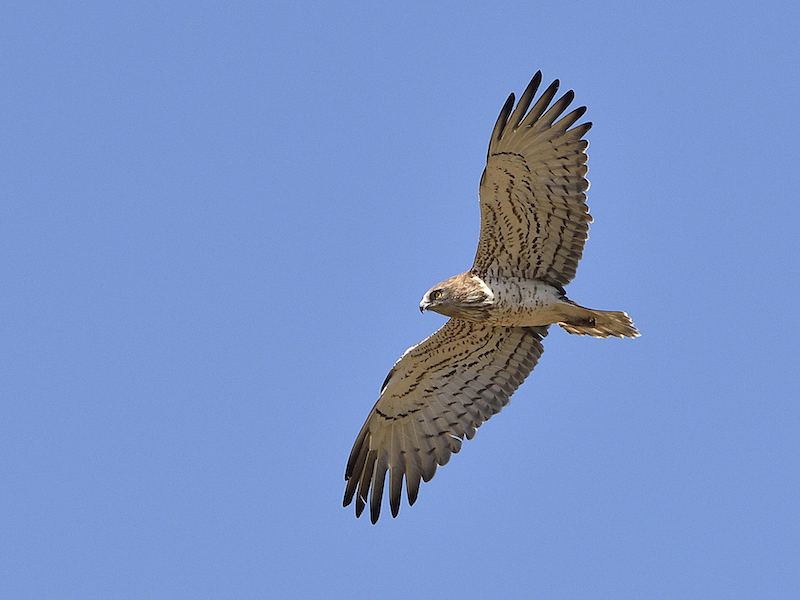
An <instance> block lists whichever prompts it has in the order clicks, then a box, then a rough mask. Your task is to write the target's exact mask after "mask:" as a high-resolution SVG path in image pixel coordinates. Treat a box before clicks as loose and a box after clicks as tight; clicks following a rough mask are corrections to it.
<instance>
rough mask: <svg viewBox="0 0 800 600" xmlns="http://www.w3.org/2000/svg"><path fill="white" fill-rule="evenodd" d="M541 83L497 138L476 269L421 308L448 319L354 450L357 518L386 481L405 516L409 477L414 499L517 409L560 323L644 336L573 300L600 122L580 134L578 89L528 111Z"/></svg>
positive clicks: (392, 375) (506, 115) (622, 317)
mask: <svg viewBox="0 0 800 600" xmlns="http://www.w3.org/2000/svg"><path fill="white" fill-rule="evenodd" d="M541 78H542V76H541V72H539V73H537V74H536V76H534V78H533V80H532V81H531V83H530V85H528V87H527V89H526V90H525V92H524V93H523V94H522V97H521V98H520V101H519V103H518V104H517V106H516V108H514V95H513V94H511V96H510V97H509V98H508V101H507V102H506V104H505V106H504V107H503V110H502V111H501V112H500V116H499V117H498V119H497V123H496V124H495V127H494V131H493V132H492V136H491V140H490V142H489V153H488V157H487V164H486V169H485V171H484V173H483V177H482V178H481V185H480V205H481V231H480V238H479V241H478V250H477V253H476V256H475V262H474V264H473V266H472V268H471V269H470V270H469V271H467V272H465V273H461V274H460V275H456V276H454V277H451V278H449V279H447V280H445V281H443V282H441V283H439V284H437V285H435V286H434V287H432V288H431V289H430V290H428V291H427V292H426V293H425V295H424V296H423V298H422V301H421V302H420V310H421V311H425V310H432V311H434V312H438V313H441V314H443V315H446V316H448V317H450V320H449V321H448V322H447V323H445V325H444V326H443V327H442V328H441V329H439V330H438V331H437V332H436V333H434V334H433V335H431V336H430V337H428V338H427V339H425V340H424V341H422V342H420V343H419V344H417V345H416V346H413V347H412V348H409V349H408V350H407V351H406V352H405V353H404V354H403V356H401V357H400V359H399V360H398V361H397V363H396V364H395V365H394V367H393V368H392V370H391V371H390V372H389V375H388V376H387V377H386V381H385V382H384V385H383V387H382V389H381V393H380V397H379V398H378V402H377V403H376V404H375V407H374V408H373V409H372V412H371V413H370V416H369V418H368V419H367V421H366V423H364V426H363V427H362V428H361V432H360V433H359V434H358V437H357V438H356V442H355V445H354V446H353V450H352V452H351V453H350V459H349V461H348V463H347V468H346V470H345V480H346V481H347V486H346V489H345V495H344V505H345V506H347V505H349V504H350V503H351V502H352V501H353V499H354V498H355V500H356V515H357V516H360V515H361V513H362V512H363V510H364V508H365V507H366V504H367V502H369V504H370V516H371V519H372V522H373V523H374V522H376V521H377V519H378V517H379V515H380V510H381V501H382V497H383V488H384V485H385V479H386V474H387V473H388V474H389V505H390V507H391V510H392V515H393V516H397V513H398V510H399V509H400V496H401V491H402V483H403V480H404V479H405V481H406V491H407V497H408V502H409V504H413V503H414V502H415V501H416V498H417V493H418V491H419V484H420V480H422V481H428V480H430V478H431V477H433V474H434V473H435V471H436V467H437V465H444V464H446V463H447V461H448V460H449V459H450V455H451V454H452V453H454V452H458V451H459V450H460V449H461V442H462V440H463V438H464V437H466V438H467V439H471V438H472V436H473V435H475V430H476V429H477V428H478V427H480V425H481V424H482V423H483V422H484V421H486V420H487V419H489V418H490V417H491V416H492V415H493V414H495V413H497V412H499V411H500V409H501V408H502V407H503V406H505V405H506V404H507V403H508V400H509V398H510V397H511V395H512V394H513V393H514V391H515V390H516V389H517V388H518V387H519V385H520V384H521V383H522V382H523V381H524V380H525V378H526V377H527V376H528V374H529V373H530V372H531V370H532V369H533V367H534V366H535V365H536V362H537V361H538V359H539V356H540V355H541V353H542V344H541V341H542V339H543V338H544V337H545V336H546V335H547V328H548V327H549V326H550V325H551V324H553V323H558V324H559V325H560V326H561V327H563V328H564V329H565V330H566V331H568V332H569V333H575V334H578V335H590V336H593V337H609V336H616V337H636V336H638V335H639V334H638V332H637V331H636V329H635V328H634V326H633V323H632V322H631V320H630V319H629V318H628V315H626V314H625V313H624V312H609V311H599V310H593V309H588V308H584V307H582V306H580V305H578V304H576V303H575V302H573V301H572V300H570V299H569V298H567V297H566V295H565V292H564V287H563V286H565V285H566V284H568V283H569V282H570V281H572V279H573V278H574V277H575V270H576V268H577V266H578V261H579V260H580V258H581V256H582V254H583V247H584V243H585V241H586V239H587V237H588V231H589V223H590V222H591V221H592V217H591V216H590V215H589V210H588V208H587V206H586V194H585V192H586V190H587V189H588V188H589V182H588V181H587V179H586V171H587V169H586V159H587V157H586V152H585V151H586V148H587V146H588V142H587V141H586V140H584V139H583V136H584V135H585V134H586V132H587V131H589V128H590V127H591V123H584V124H581V125H578V126H576V127H572V126H573V125H574V124H575V122H576V121H577V120H578V119H579V118H580V117H581V116H582V115H583V113H584V112H585V111H586V108H585V107H581V108H578V109H575V110H573V111H572V112H570V113H568V114H567V115H565V116H563V117H562V116H561V115H562V114H563V113H564V111H565V110H566V109H567V107H568V106H569V104H570V103H571V102H572V99H573V97H574V94H573V92H571V91H570V92H567V93H566V94H565V95H564V96H562V97H561V98H559V99H558V100H557V101H556V102H554V103H553V104H552V106H551V105H550V103H551V102H552V100H553V98H554V97H555V94H556V91H557V90H558V81H555V82H553V83H552V84H551V85H550V86H549V87H548V88H547V89H546V90H545V91H544V92H543V93H542V95H541V97H540V98H539V99H538V100H537V101H536V102H535V103H534V104H533V106H531V103H532V101H533V97H534V95H535V94H536V90H537V89H538V87H539V84H540V83H541ZM512 109H513V110H512ZM570 127H572V129H570Z"/></svg>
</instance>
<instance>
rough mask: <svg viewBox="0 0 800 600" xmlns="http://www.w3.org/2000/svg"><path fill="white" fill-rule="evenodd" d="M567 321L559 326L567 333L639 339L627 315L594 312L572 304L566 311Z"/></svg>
mask: <svg viewBox="0 0 800 600" xmlns="http://www.w3.org/2000/svg"><path fill="white" fill-rule="evenodd" d="M565 308H567V307H565ZM565 313H566V315H565V316H566V317H567V318H568V319H567V320H566V321H564V322H561V323H559V325H560V326H561V327H562V328H563V329H564V330H565V331H567V332H569V333H574V334H577V335H590V336H592V337H602V338H606V337H609V336H614V337H630V338H635V337H639V335H640V334H639V332H638V331H637V330H636V327H634V326H633V321H631V319H630V317H629V316H628V314H627V313H624V312H619V311H610V310H593V309H591V308H584V307H582V306H579V305H578V304H571V305H569V307H568V308H567V310H566V311H565Z"/></svg>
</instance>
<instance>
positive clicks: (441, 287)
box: [419, 272, 494, 321]
mask: <svg viewBox="0 0 800 600" xmlns="http://www.w3.org/2000/svg"><path fill="white" fill-rule="evenodd" d="M492 304H494V294H493V293H492V290H491V289H489V286H488V285H486V284H485V283H484V282H483V280H482V279H481V278H480V277H478V276H477V275H473V274H472V273H469V272H467V273H462V274H461V275H456V276H455V277H451V278H450V279H445V280H444V281H442V282H441V283H438V284H436V285H435V286H433V287H432V288H431V289H429V290H428V291H427V292H425V295H424V296H423V297H422V301H421V302H420V303H419V311H420V312H425V311H426V310H432V311H433V312H437V313H439V314H442V315H445V316H447V317H455V318H457V319H466V320H468V321H482V320H483V319H485V318H487V317H488V316H489V308H490V307H491V306H492Z"/></svg>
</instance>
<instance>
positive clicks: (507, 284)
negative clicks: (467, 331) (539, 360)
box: [484, 280, 564, 327]
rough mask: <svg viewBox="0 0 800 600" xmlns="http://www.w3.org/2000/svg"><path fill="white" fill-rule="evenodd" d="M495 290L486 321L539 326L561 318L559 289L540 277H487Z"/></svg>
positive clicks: (556, 321)
mask: <svg viewBox="0 0 800 600" xmlns="http://www.w3.org/2000/svg"><path fill="white" fill-rule="evenodd" d="M486 284H487V285H488V286H489V287H490V288H491V290H492V292H493V293H494V304H493V305H492V306H491V307H490V308H489V311H488V313H489V315H488V317H487V319H486V321H484V322H486V323H491V324H493V325H504V326H507V327H538V326H542V325H550V324H552V323H558V322H560V321H563V319H564V313H563V312H562V311H561V310H560V307H561V306H563V305H564V300H563V298H564V296H563V294H562V293H561V291H560V290H559V289H557V288H554V287H553V286H551V285H548V284H546V283H543V282H541V281H519V280H494V281H486Z"/></svg>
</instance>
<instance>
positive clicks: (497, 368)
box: [344, 319, 547, 523]
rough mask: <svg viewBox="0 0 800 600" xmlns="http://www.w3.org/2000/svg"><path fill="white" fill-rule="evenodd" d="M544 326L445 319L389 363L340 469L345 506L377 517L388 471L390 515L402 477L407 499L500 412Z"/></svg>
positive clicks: (530, 361) (538, 349)
mask: <svg viewBox="0 0 800 600" xmlns="http://www.w3.org/2000/svg"><path fill="white" fill-rule="evenodd" d="M546 335H547V327H517V328H511V327H490V326H487V325H482V324H480V323H476V322H469V321H464V320H461V319H450V320H449V321H448V322H447V323H446V324H445V325H444V326H443V327H441V328H440V329H439V330H438V331H437V332H436V333H434V334H433V335H431V336H429V337H428V338H426V339H425V340H424V341H422V342H420V343H419V344H417V345H416V346H413V347H412V348H409V349H408V350H407V351H406V352H405V353H404V354H403V356H401V357H400V360H398V361H397V363H396V364H395V365H394V367H393V368H392V370H391V371H390V373H389V376H388V377H387V379H386V382H385V383H384V386H383V389H382V390H381V395H380V398H379V399H378V402H377V403H376V404H375V407H374V408H373V409H372V412H371V413H370V416H369V418H368V419H367V421H366V423H364V426H363V427H362V429H361V432H360V433H359V434H358V437H357V438H356V442H355V445H354V446H353V450H352V452H351V453H350V459H349V461H348V463H347V469H346V471H345V480H346V481H347V487H346V489H345V496H344V506H347V505H349V504H350V503H351V502H352V500H353V498H354V497H355V498H356V516H360V515H361V513H362V512H363V510H364V508H365V506H366V504H367V502H369V505H370V517H371V519H372V522H373V523H375V522H376V521H377V520H378V516H379V515H380V510H381V500H382V496H383V490H384V484H385V479H386V474H387V472H388V473H389V504H390V506H391V509H392V515H393V516H397V513H398V511H399V509H400V498H401V492H402V485H403V479H404V478H405V481H406V492H407V496H408V503H409V504H410V505H411V504H414V502H415V501H416V498H417V493H418V492H419V484H420V480H423V481H429V480H430V479H431V478H432V477H433V475H434V473H435V472H436V468H437V465H444V464H446V463H447V462H448V460H449V459H450V455H451V454H452V453H455V452H458V451H459V450H460V449H461V442H462V440H463V439H464V437H466V438H467V439H472V437H473V436H474V435H475V431H476V429H477V428H478V427H480V426H481V424H482V423H483V422H484V421H486V420H488V419H489V418H490V417H491V416H492V415H493V414H495V413H497V412H500V410H501V409H502V407H503V406H505V405H506V404H508V400H509V398H510V397H511V395H512V394H513V393H514V391H515V390H516V389H517V388H518V387H519V386H520V384H522V382H523V381H524V380H525V378H526V377H527V376H528V374H529V373H530V372H531V371H532V370H533V367H534V366H535V365H536V362H537V361H538V359H539V356H541V354H542V343H541V341H542V338H544V336H546Z"/></svg>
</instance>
